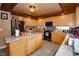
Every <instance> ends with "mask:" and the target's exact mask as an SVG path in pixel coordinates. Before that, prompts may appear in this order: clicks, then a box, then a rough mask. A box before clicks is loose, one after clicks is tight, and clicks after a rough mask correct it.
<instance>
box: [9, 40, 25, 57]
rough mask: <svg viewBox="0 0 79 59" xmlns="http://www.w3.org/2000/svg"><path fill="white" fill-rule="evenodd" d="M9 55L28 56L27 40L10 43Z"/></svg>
mask: <svg viewBox="0 0 79 59" xmlns="http://www.w3.org/2000/svg"><path fill="white" fill-rule="evenodd" d="M9 50H10V52H9V54H10V55H12V56H23V55H26V40H25V39H21V40H17V41H14V42H11V43H9Z"/></svg>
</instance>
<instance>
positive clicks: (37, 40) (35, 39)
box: [7, 34, 42, 56]
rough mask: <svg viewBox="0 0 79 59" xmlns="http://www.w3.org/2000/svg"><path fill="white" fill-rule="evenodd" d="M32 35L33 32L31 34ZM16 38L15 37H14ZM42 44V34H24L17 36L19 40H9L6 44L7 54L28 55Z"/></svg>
mask: <svg viewBox="0 0 79 59" xmlns="http://www.w3.org/2000/svg"><path fill="white" fill-rule="evenodd" d="M32 35H33V34H32ZM16 39H17V38H16ZM41 46H42V34H40V35H37V34H35V35H34V36H29V37H28V36H26V37H25V38H23V39H22V38H19V40H16V41H13V42H9V43H8V44H7V49H8V51H7V52H9V53H8V55H11V56H24V55H29V54H31V53H32V52H34V51H35V50H36V49H38V48H39V47H41Z"/></svg>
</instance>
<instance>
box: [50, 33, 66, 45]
mask: <svg viewBox="0 0 79 59" xmlns="http://www.w3.org/2000/svg"><path fill="white" fill-rule="evenodd" d="M65 36H66V33H60V32H53V33H52V39H51V40H52V41H53V42H55V43H58V44H61V43H62V42H63V40H64V38H65Z"/></svg>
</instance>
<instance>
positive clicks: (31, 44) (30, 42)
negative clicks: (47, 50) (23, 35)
mask: <svg viewBox="0 0 79 59" xmlns="http://www.w3.org/2000/svg"><path fill="white" fill-rule="evenodd" d="M35 44H36V43H35V40H34V39H30V40H27V50H26V51H27V55H29V54H31V53H32V52H33V51H34V49H35Z"/></svg>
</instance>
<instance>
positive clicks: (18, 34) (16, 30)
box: [15, 29, 20, 37]
mask: <svg viewBox="0 0 79 59" xmlns="http://www.w3.org/2000/svg"><path fill="white" fill-rule="evenodd" d="M15 36H16V37H18V36H20V30H19V29H15Z"/></svg>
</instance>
